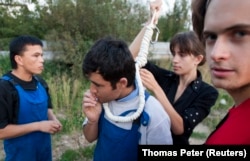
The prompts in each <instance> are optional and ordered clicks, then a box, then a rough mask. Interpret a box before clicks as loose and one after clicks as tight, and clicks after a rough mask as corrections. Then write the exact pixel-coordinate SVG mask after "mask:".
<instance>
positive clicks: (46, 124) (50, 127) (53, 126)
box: [39, 120, 62, 134]
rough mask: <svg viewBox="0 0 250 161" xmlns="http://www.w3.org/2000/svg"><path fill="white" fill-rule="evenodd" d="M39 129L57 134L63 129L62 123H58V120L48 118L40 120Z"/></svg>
mask: <svg viewBox="0 0 250 161" xmlns="http://www.w3.org/2000/svg"><path fill="white" fill-rule="evenodd" d="M39 129H40V131H42V132H46V133H50V134H55V133H57V132H59V131H61V129H62V125H61V123H58V122H57V121H53V120H48V121H41V122H39Z"/></svg>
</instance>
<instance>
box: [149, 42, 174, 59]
mask: <svg viewBox="0 0 250 161" xmlns="http://www.w3.org/2000/svg"><path fill="white" fill-rule="evenodd" d="M171 56H172V55H171V52H170V50H169V42H156V43H153V44H151V45H150V47H149V56H148V58H149V59H164V58H170V57H171Z"/></svg>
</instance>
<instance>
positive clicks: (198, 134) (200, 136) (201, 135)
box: [191, 132, 208, 139]
mask: <svg viewBox="0 0 250 161" xmlns="http://www.w3.org/2000/svg"><path fill="white" fill-rule="evenodd" d="M207 136H208V134H207V133H201V132H193V133H192V135H191V137H193V138H196V139H206V138H207Z"/></svg>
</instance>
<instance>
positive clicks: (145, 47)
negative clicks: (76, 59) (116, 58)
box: [103, 11, 160, 122]
mask: <svg viewBox="0 0 250 161" xmlns="http://www.w3.org/2000/svg"><path fill="white" fill-rule="evenodd" d="M155 16H156V12H155V11H154V12H153V16H152V20H151V22H150V24H149V25H147V26H146V31H145V34H144V37H143V39H142V42H141V47H140V51H139V53H138V56H137V57H136V59H135V62H136V63H135V67H136V81H137V84H138V88H139V99H140V101H139V107H138V109H137V111H136V112H134V113H133V114H132V115H130V116H114V115H113V114H112V113H111V111H110V109H109V106H108V103H104V104H103V107H104V110H105V114H106V115H107V117H108V118H109V119H110V120H112V121H114V122H132V121H133V120H136V119H137V118H138V117H139V116H140V115H141V113H142V112H143V109H144V106H145V95H144V87H143V84H142V80H141V77H140V73H139V69H140V68H141V67H143V66H144V65H146V63H147V56H148V51H149V45H150V42H152V41H151V39H152V36H153V33H154V30H156V37H155V41H154V42H156V41H158V35H159V33H160V31H159V29H158V28H157V27H156V25H155V24H154V19H155Z"/></svg>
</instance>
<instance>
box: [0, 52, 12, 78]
mask: <svg viewBox="0 0 250 161" xmlns="http://www.w3.org/2000/svg"><path fill="white" fill-rule="evenodd" d="M0 64H1V65H0V75H3V74H4V73H6V72H7V71H8V70H10V69H11V68H10V60H9V57H8V56H1V55H0Z"/></svg>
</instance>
